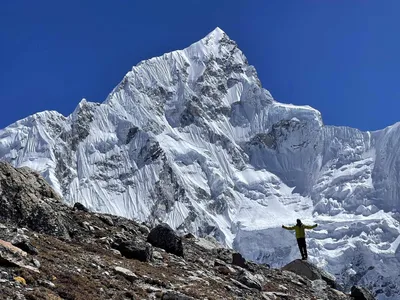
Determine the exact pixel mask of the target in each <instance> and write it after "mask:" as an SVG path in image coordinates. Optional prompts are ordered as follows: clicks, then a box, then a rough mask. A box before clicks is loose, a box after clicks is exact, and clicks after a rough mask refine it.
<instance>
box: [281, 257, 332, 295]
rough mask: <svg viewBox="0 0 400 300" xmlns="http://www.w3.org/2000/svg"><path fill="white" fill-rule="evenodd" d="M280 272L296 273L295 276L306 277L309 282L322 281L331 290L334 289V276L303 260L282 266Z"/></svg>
mask: <svg viewBox="0 0 400 300" xmlns="http://www.w3.org/2000/svg"><path fill="white" fill-rule="evenodd" d="M282 270H285V271H290V272H293V273H296V274H297V275H300V276H304V277H307V278H308V279H310V280H318V279H322V280H324V281H325V282H326V283H327V284H328V285H329V286H330V287H332V288H335V287H336V278H335V276H333V275H332V274H330V273H328V272H326V271H324V270H322V269H320V268H318V267H317V266H315V265H314V264H312V263H310V262H308V261H305V260H300V259H296V260H294V261H292V262H291V263H289V264H287V265H286V266H284V267H283V268H282Z"/></svg>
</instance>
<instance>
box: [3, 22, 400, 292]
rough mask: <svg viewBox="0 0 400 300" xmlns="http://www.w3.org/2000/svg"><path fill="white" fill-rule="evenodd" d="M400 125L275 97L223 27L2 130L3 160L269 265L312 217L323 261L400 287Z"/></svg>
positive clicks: (287, 252)
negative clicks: (335, 118) (68, 104)
mask: <svg viewBox="0 0 400 300" xmlns="http://www.w3.org/2000/svg"><path fill="white" fill-rule="evenodd" d="M399 127H400V125H399V124H396V125H393V126H391V127H389V128H386V129H384V130H381V131H376V132H361V131H359V130H357V129H352V128H347V127H334V126H325V125H324V124H323V122H322V117H321V114H320V113H319V112H318V111H317V110H315V109H313V108H311V107H309V106H295V105H288V104H282V103H278V102H276V101H275V100H274V99H273V97H272V96H271V94H270V93H269V92H268V91H267V90H265V89H263V88H262V86H261V83H260V80H259V79H258V77H257V72H256V70H255V68H254V67H253V66H251V65H249V64H248V61H247V59H246V57H245V56H244V54H243V53H242V52H241V51H240V49H239V48H238V46H237V44H236V43H235V42H234V41H232V40H231V39H230V38H229V37H228V36H227V35H226V34H225V33H224V32H223V31H222V30H221V29H219V28H217V29H215V30H214V31H213V32H211V33H210V34H209V35H207V36H206V37H205V38H203V39H202V40H200V41H199V42H196V43H194V44H192V45H191V46H189V47H188V48H186V49H184V50H179V51H174V52H171V53H167V54H164V55H163V56H160V57H156V58H152V59H149V60H146V61H142V62H140V63H139V64H138V65H137V66H135V67H133V68H132V70H131V71H130V72H128V73H127V74H126V75H125V77H124V78H123V80H122V81H121V82H120V83H119V84H118V86H117V87H116V88H115V89H114V90H113V91H112V92H111V94H110V95H109V96H108V98H107V99H106V100H105V101H104V102H103V103H102V104H98V103H92V102H88V101H86V100H82V102H81V103H79V105H78V107H77V108H76V109H75V111H74V112H73V113H72V114H71V115H70V116H68V117H64V116H62V115H61V114H59V113H57V112H53V111H52V112H42V113H38V114H35V115H33V116H30V117H28V118H25V119H23V120H20V121H18V122H16V123H14V124H12V125H10V126H8V127H7V128H5V129H4V130H1V131H0V159H1V160H3V161H7V162H9V163H11V164H12V165H14V166H16V167H23V166H27V167H30V168H33V169H35V170H37V171H38V172H40V173H41V174H42V175H43V176H44V177H45V179H46V180H47V181H48V182H49V183H50V185H51V186H52V187H53V188H54V189H55V190H56V191H57V192H58V193H59V194H60V195H62V197H63V199H64V200H65V201H66V202H67V203H69V204H71V205H72V204H73V203H75V202H81V203H83V204H84V205H85V206H87V207H88V208H90V209H91V210H93V211H99V212H104V213H111V214H116V215H120V216H123V217H128V218H132V219H137V220H141V221H146V222H149V223H151V224H156V223H161V222H165V223H168V224H169V225H170V226H171V227H172V228H174V229H177V230H180V231H182V232H193V233H195V234H197V235H200V236H204V235H213V236H214V237H216V238H217V239H218V240H219V241H220V242H222V243H224V244H225V245H227V246H232V247H234V248H236V249H237V250H239V251H241V252H242V253H243V254H244V255H245V256H246V257H247V258H249V259H252V260H255V261H258V262H268V263H270V264H272V265H282V264H285V263H288V262H290V261H291V260H293V259H295V258H296V257H297V255H298V253H297V251H298V250H297V248H296V246H295V245H294V243H295V241H294V238H293V237H292V236H291V235H290V233H288V232H283V231H282V230H281V228H280V226H281V224H282V223H287V222H290V220H293V222H294V220H296V218H301V219H302V220H304V221H305V222H307V221H316V222H318V224H321V226H319V227H318V229H317V230H315V231H313V232H311V233H310V236H309V237H310V242H309V246H310V251H309V254H310V257H311V259H312V260H313V261H314V262H315V263H317V264H319V265H321V266H326V268H327V269H328V270H329V271H330V272H331V273H334V274H335V275H336V276H337V277H338V279H339V280H342V281H343V282H353V283H357V282H362V285H364V286H369V287H371V288H372V289H374V290H375V291H376V292H377V293H378V294H379V295H386V296H385V297H386V298H382V299H395V298H396V297H398V295H399V294H400V291H398V288H397V287H395V286H391V285H390V284H387V283H389V282H393V280H395V281H396V280H398V279H393V278H398V277H397V274H396V276H394V277H393V275H394V273H393V272H395V271H394V270H396V271H397V270H398V269H399V267H400V263H399V260H400V256H399V251H400V250H399V249H400V247H399V244H400V238H399V237H398V236H399V230H400V229H399V223H398V219H399V214H398V212H397V209H398V207H399V204H400V203H399V201H400V196H399V192H400V181H399V180H398V177H399V174H400V170H399V166H400V155H399V154H398V151H397V149H398V147H399V146H400V145H399V143H400V139H399V138H398V137H399V136H400V129H399ZM396 282H397V281H396ZM397 283H398V284H397V286H400V279H399V280H398V282H397Z"/></svg>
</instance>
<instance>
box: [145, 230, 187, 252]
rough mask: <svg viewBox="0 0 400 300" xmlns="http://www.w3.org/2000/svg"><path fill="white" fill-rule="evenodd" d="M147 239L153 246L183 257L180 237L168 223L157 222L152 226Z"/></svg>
mask: <svg viewBox="0 0 400 300" xmlns="http://www.w3.org/2000/svg"><path fill="white" fill-rule="evenodd" d="M147 241H148V242H149V243H150V244H152V245H153V246H154V247H158V248H162V249H164V250H165V251H167V252H168V253H172V254H175V255H178V256H182V257H183V245H182V238H181V237H179V236H177V235H176V233H175V232H174V230H172V228H171V227H169V226H168V224H159V225H157V226H156V227H155V228H153V229H152V230H151V231H150V233H149V235H148V237H147Z"/></svg>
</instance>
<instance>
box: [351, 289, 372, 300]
mask: <svg viewBox="0 0 400 300" xmlns="http://www.w3.org/2000/svg"><path fill="white" fill-rule="evenodd" d="M351 297H353V298H354V300H374V299H375V297H374V296H373V295H372V294H371V292H370V291H368V290H367V289H366V288H364V287H360V286H353V287H352V288H351Z"/></svg>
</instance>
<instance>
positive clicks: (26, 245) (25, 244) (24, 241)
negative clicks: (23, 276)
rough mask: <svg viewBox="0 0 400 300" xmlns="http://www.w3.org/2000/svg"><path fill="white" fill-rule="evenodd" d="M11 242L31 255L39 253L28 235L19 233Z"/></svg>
mask: <svg viewBox="0 0 400 300" xmlns="http://www.w3.org/2000/svg"><path fill="white" fill-rule="evenodd" d="M11 243H12V244H13V246H15V247H18V248H20V249H21V250H24V251H25V252H27V253H29V254H31V255H37V254H38V253H39V252H38V250H37V249H36V247H35V246H33V245H32V244H31V243H30V241H29V238H27V237H26V236H22V237H21V236H19V235H17V236H16V237H14V238H13V239H12V240H11Z"/></svg>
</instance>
